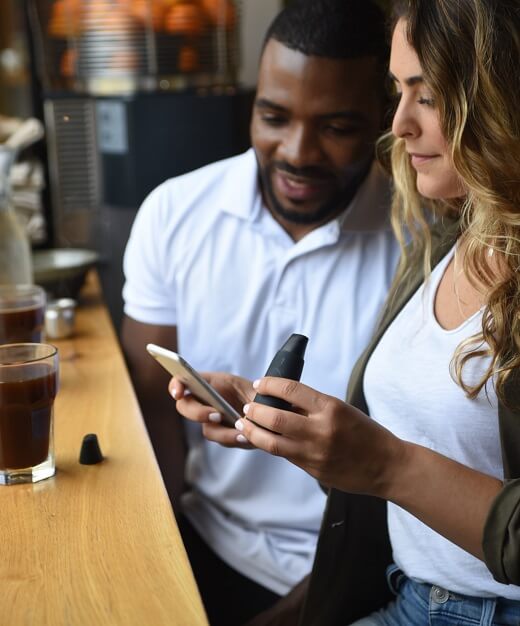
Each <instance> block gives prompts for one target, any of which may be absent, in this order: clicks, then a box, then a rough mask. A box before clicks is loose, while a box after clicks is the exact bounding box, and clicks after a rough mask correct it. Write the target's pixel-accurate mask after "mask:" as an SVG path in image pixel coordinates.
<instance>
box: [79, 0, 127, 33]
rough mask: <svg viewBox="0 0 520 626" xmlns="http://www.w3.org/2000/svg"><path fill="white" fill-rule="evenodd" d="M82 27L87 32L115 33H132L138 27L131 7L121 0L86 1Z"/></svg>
mask: <svg viewBox="0 0 520 626" xmlns="http://www.w3.org/2000/svg"><path fill="white" fill-rule="evenodd" d="M81 25H82V29H83V30H85V31H114V32H130V31H133V30H135V29H136V28H137V26H138V24H137V20H136V19H135V18H134V17H133V16H132V15H131V14H130V7H129V6H128V5H127V4H126V3H123V2H122V1H121V0H85V4H84V6H83V9H82V15H81Z"/></svg>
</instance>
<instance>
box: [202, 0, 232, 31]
mask: <svg viewBox="0 0 520 626" xmlns="http://www.w3.org/2000/svg"><path fill="white" fill-rule="evenodd" d="M202 7H203V9H204V11H206V13H207V15H208V17H209V19H210V21H211V23H212V24H214V25H215V26H223V27H224V28H227V29H229V30H231V29H232V28H234V27H235V25H236V22H237V12H236V9H235V5H234V4H233V2H231V1H230V0H202Z"/></svg>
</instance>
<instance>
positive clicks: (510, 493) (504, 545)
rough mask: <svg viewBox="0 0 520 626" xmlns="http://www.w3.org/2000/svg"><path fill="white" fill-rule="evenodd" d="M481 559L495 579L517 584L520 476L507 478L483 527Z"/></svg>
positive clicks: (518, 581) (518, 573)
mask: <svg viewBox="0 0 520 626" xmlns="http://www.w3.org/2000/svg"><path fill="white" fill-rule="evenodd" d="M483 549H484V559H485V562H486V565H487V567H488V568H489V570H490V571H491V573H492V574H493V577H494V578H495V580H497V581H498V582H500V583H504V584H506V585H520V478H517V479H515V480H508V481H506V482H505V484H504V488H503V489H502V491H501V492H500V493H499V494H498V496H497V497H496V499H495V501H494V502H493V505H492V507H491V510H490V512H489V515H488V518H487V520H486V525H485V527H484V539H483Z"/></svg>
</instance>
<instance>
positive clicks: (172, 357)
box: [146, 343, 242, 427]
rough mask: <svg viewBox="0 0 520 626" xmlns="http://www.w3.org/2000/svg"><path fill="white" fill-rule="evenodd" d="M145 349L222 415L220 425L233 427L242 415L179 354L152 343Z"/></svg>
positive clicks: (196, 395)
mask: <svg viewBox="0 0 520 626" xmlns="http://www.w3.org/2000/svg"><path fill="white" fill-rule="evenodd" d="M146 349H147V351H148V352H149V354H151V355H152V356H153V358H154V359H155V360H156V361H157V362H158V363H160V364H161V365H162V366H163V367H164V369H165V370H167V371H168V372H170V374H171V375H172V376H175V377H176V378H178V379H179V380H180V381H181V382H182V383H183V385H185V386H186V387H187V388H188V389H189V390H190V391H191V393H192V394H193V395H194V396H195V397H196V398H198V399H199V400H201V401H202V402H204V403H206V404H207V405H208V406H212V407H214V408H215V409H216V410H217V411H218V412H219V413H220V414H221V415H222V423H223V424H224V425H225V426H231V427H234V426H235V422H236V421H237V419H240V418H241V417H242V415H240V413H238V411H235V409H234V408H233V407H232V406H231V405H230V404H229V402H227V401H226V400H224V398H223V397H222V396H221V395H220V394H219V392H218V391H217V390H216V389H214V388H213V387H212V386H211V385H210V384H209V383H208V382H207V381H206V380H204V379H203V378H202V376H201V375H200V374H199V373H198V372H197V371H196V370H194V369H193V367H191V365H190V364H189V363H188V362H187V361H185V360H184V359H183V358H182V357H181V356H180V355H179V354H177V353H176V352H172V351H171V350H167V349H166V348H162V347H161V346H156V345H155V344H153V343H149V344H148V345H147V346H146Z"/></svg>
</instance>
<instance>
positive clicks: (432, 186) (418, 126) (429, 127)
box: [390, 20, 464, 199]
mask: <svg viewBox="0 0 520 626" xmlns="http://www.w3.org/2000/svg"><path fill="white" fill-rule="evenodd" d="M390 75H391V77H392V80H393V81H394V82H395V86H396V89H397V92H398V94H399V105H398V107H397V110H396V112H395V115H394V120H393V123H392V132H393V134H394V135H395V136H396V137H399V138H400V139H403V140H404V143H405V147H406V152H407V153H408V154H409V158H410V163H411V165H412V167H413V168H414V169H415V171H416V172H417V189H418V191H419V193H420V194H421V195H423V196H425V197H426V198H431V199H448V198H458V197H460V196H462V195H464V190H463V186H462V182H461V180H460V178H459V176H458V174H457V173H456V171H455V168H454V166H453V161H452V159H451V156H450V150H449V146H448V143H447V142H446V139H445V138H444V136H443V134H442V131H441V126H440V122H439V114H438V111H437V108H436V106H435V101H434V99H433V95H432V93H431V91H430V89H429V87H428V85H426V83H425V82H424V80H423V77H422V68H421V65H420V63H419V59H418V57H417V54H416V52H415V50H414V49H413V48H412V47H411V46H410V44H409V43H408V40H407V38H406V24H405V22H404V21H403V20H399V21H398V22H397V25H396V27H395V30H394V34H393V37H392V51H391V55H390Z"/></svg>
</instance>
